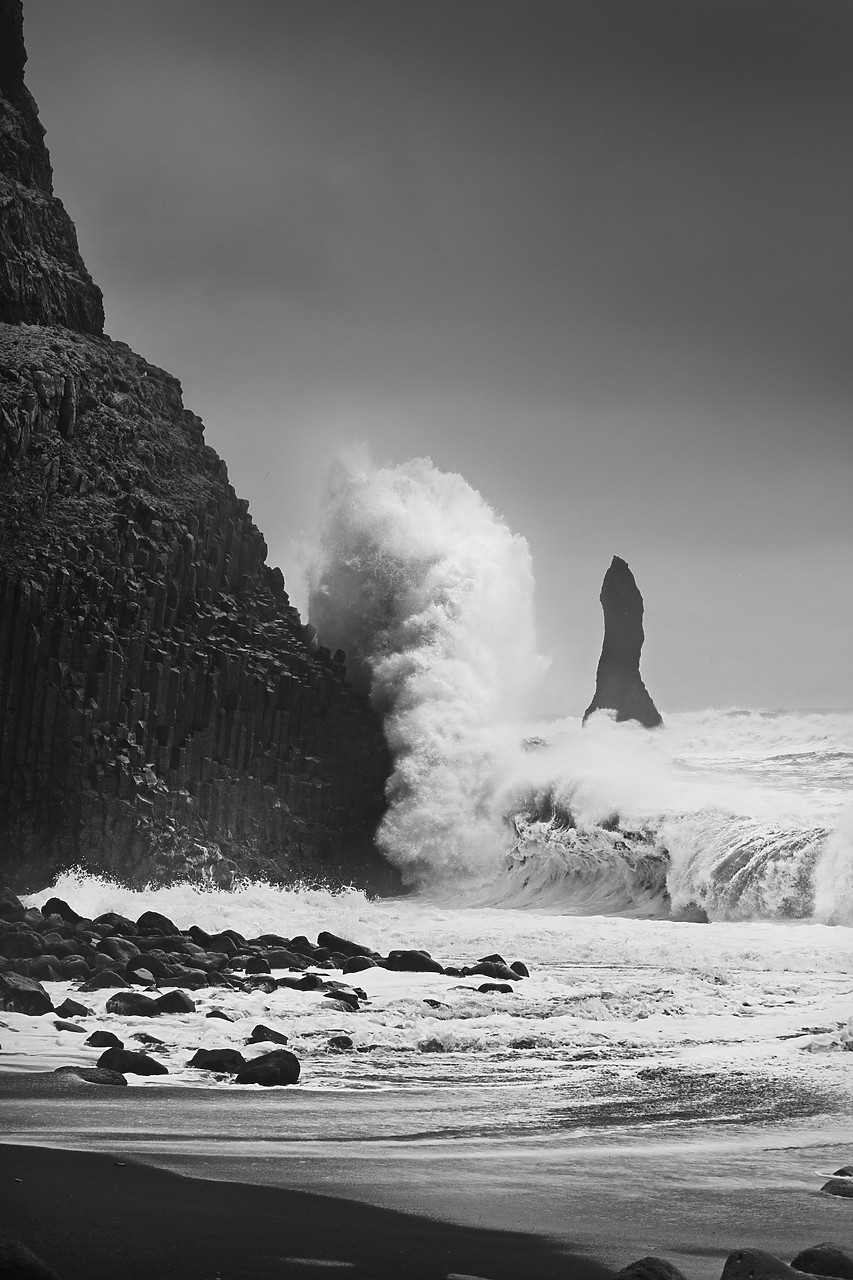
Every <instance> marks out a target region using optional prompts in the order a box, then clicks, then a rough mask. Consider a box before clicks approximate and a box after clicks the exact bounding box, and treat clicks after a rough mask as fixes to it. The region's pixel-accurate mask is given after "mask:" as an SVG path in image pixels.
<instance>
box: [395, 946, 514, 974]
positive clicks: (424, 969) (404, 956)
mask: <svg viewBox="0 0 853 1280" xmlns="http://www.w3.org/2000/svg"><path fill="white" fill-rule="evenodd" d="M385 968H386V969H391V970H392V971H393V972H394V973H444V966H443V965H440V964H439V963H438V961H437V960H433V958H432V956H431V955H430V954H429V952H427V951H389V952H388V958H387V960H386V961H385ZM488 976H490V977H491V976H494V975H488Z"/></svg>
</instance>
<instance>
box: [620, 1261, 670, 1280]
mask: <svg viewBox="0 0 853 1280" xmlns="http://www.w3.org/2000/svg"><path fill="white" fill-rule="evenodd" d="M613 1280H686V1277H685V1275H684V1272H683V1271H679V1269H678V1267H676V1266H675V1265H674V1264H673V1263H671V1262H668V1261H667V1259H666V1258H656V1257H654V1256H651V1257H648V1258H638V1259H637V1261H636V1262H629V1263H628V1265H627V1266H626V1267H623V1268H622V1270H621V1271H617V1272H616V1275H615V1276H614V1277H613Z"/></svg>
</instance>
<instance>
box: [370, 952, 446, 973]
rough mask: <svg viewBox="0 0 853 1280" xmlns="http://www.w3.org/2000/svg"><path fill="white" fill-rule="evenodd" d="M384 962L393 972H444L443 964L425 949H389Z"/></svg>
mask: <svg viewBox="0 0 853 1280" xmlns="http://www.w3.org/2000/svg"><path fill="white" fill-rule="evenodd" d="M384 964H385V968H386V969H391V970H393V971H394V972H395V973H444V966H443V965H440V964H439V963H438V961H437V960H433V958H432V956H431V955H429V953H428V952H426V951H389V952H388V958H387V959H386V960H385V962H384Z"/></svg>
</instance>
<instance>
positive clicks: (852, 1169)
mask: <svg viewBox="0 0 853 1280" xmlns="http://www.w3.org/2000/svg"><path fill="white" fill-rule="evenodd" d="M832 1176H833V1178H853V1164H845V1165H842V1167H841V1168H840V1169H836V1170H835V1173H834V1174H833V1175H832Z"/></svg>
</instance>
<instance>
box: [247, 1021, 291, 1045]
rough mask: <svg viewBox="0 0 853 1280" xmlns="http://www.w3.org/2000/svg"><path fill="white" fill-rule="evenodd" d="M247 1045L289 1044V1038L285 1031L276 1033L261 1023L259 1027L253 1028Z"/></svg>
mask: <svg viewBox="0 0 853 1280" xmlns="http://www.w3.org/2000/svg"><path fill="white" fill-rule="evenodd" d="M246 1044H287V1036H286V1035H285V1034H284V1032H283V1031H276V1030H275V1029H274V1028H273V1027H267V1026H265V1025H264V1023H263V1022H259V1023H258V1024H257V1026H255V1027H252V1031H251V1034H250V1036H249V1038H248V1040H247V1041H246Z"/></svg>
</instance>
